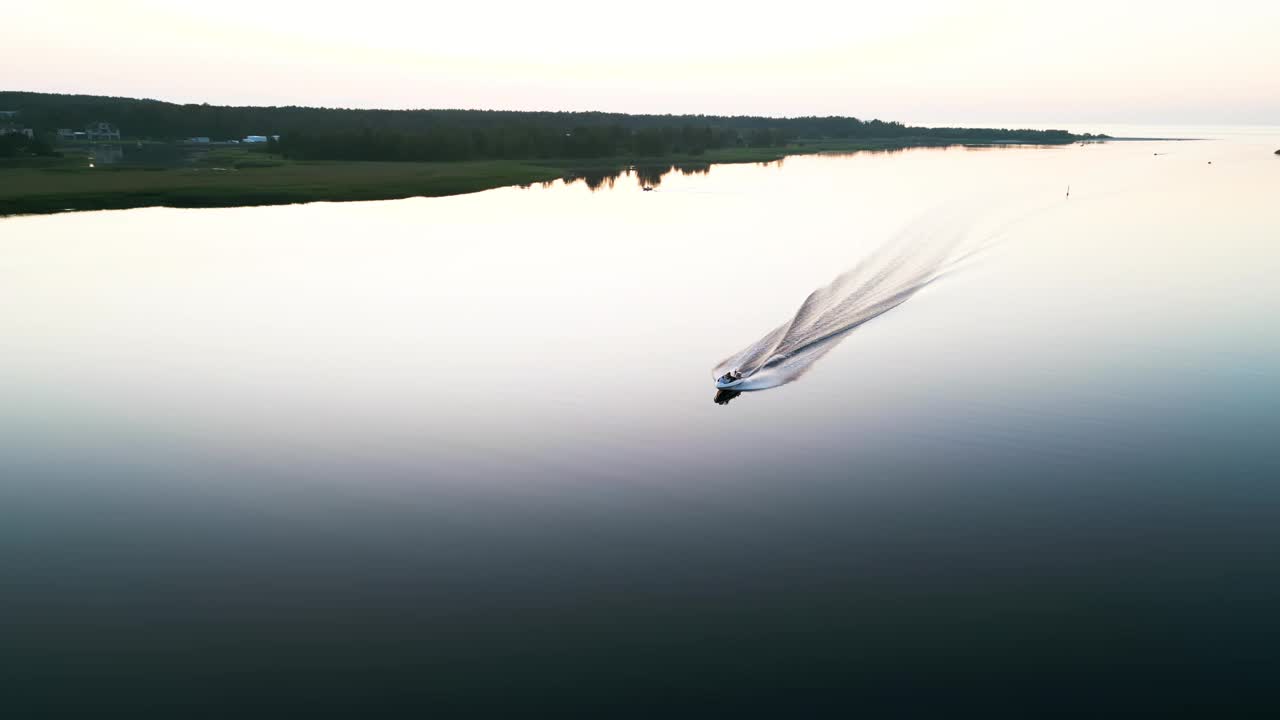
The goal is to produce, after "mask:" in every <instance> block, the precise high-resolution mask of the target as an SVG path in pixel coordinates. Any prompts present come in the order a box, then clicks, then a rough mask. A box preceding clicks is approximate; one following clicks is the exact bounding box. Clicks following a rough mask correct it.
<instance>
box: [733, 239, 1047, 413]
mask: <svg viewBox="0 0 1280 720" xmlns="http://www.w3.org/2000/svg"><path fill="white" fill-rule="evenodd" d="M1023 219H1025V216H1024V217H1023ZM1014 222H1017V221H1013V222H1010V223H1007V224H1006V225H1004V226H1003V227H1002V228H1000V229H999V230H997V231H994V232H992V233H990V234H984V235H982V236H981V237H979V238H975V237H973V235H974V233H971V232H970V228H971V227H972V222H971V216H968V215H959V216H957V215H956V214H947V215H943V214H935V215H933V216H930V217H928V218H926V219H924V220H920V221H917V222H916V223H913V224H912V225H911V226H910V227H908V228H907V229H906V230H904V231H903V232H901V233H899V234H898V235H897V236H895V237H894V238H892V239H891V240H889V241H888V242H886V243H885V244H883V245H882V246H880V248H878V249H877V250H876V251H875V252H873V253H872V254H871V255H870V256H868V257H867V258H866V259H864V260H863V261H862V262H860V263H858V265H856V266H855V267H854V268H853V269H851V270H849V271H847V272H845V273H843V274H841V275H840V276H838V277H837V278H836V279H835V280H832V281H831V283H830V284H828V285H826V286H825V287H821V288H818V289H817V290H814V291H813V292H812V293H811V294H810V295H809V297H807V298H805V301H804V302H803V303H802V304H801V305H800V309H799V310H797V311H796V313H795V315H794V316H793V317H792V318H791V319H790V320H788V321H787V322H785V323H783V324H782V325H780V326H778V327H777V328H775V329H774V330H773V331H772V332H770V333H768V334H767V335H765V336H764V337H762V338H760V339H759V340H757V341H755V342H753V343H751V344H750V345H748V346H747V347H745V348H743V349H742V350H741V351H739V352H737V353H734V354H733V355H731V356H729V357H727V358H725V359H724V360H723V361H721V362H720V363H719V364H717V365H716V366H715V368H714V369H713V370H712V377H713V378H715V379H716V380H717V383H716V384H717V387H720V388H723V389H727V390H733V391H740V392H741V391H750V390H764V389H767V388H773V387H777V386H779V385H785V384H786V383H789V382H791V381H793V380H796V379H797V378H799V377H801V376H802V375H804V374H805V372H807V371H808V370H809V368H811V367H812V366H813V364H814V363H815V362H817V361H818V360H819V359H821V358H822V357H823V356H824V355H826V354H827V353H828V352H830V351H831V350H832V349H834V348H835V347H836V345H838V344H840V342H841V341H842V340H844V338H845V337H847V336H848V335H849V333H850V332H852V331H853V330H855V329H857V328H858V327H859V326H861V325H863V324H864V323H866V322H868V321H870V320H873V319H874V318H876V317H879V316H880V315H883V314H884V313H886V312H888V311H890V310H892V309H894V308H895V307H898V306H899V305H901V304H903V303H905V302H906V301H907V300H910V299H911V298H912V296H914V295H915V294H916V293H918V292H920V291H921V290H923V289H924V288H926V287H928V286H929V284H930V283H932V282H934V281H935V280H937V279H939V278H940V277H942V276H943V275H945V274H946V273H948V272H949V271H951V270H954V269H955V268H956V267H957V266H958V265H959V264H960V263H962V262H963V261H965V260H968V259H969V258H971V257H973V256H974V255H976V254H978V253H979V252H981V251H983V250H985V249H987V248H989V247H991V246H992V245H994V244H995V242H996V241H997V240H998V238H999V236H1000V235H1001V234H1002V233H1003V232H1004V231H1005V230H1007V229H1008V228H1009V227H1010V226H1011V225H1012V224H1014ZM728 374H732V375H730V377H727V378H726V377H725V376H726V375H728Z"/></svg>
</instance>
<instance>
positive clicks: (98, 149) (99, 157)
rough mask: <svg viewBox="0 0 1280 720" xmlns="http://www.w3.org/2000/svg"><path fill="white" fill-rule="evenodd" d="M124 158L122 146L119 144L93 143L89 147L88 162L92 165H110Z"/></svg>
mask: <svg viewBox="0 0 1280 720" xmlns="http://www.w3.org/2000/svg"><path fill="white" fill-rule="evenodd" d="M121 160H124V148H123V147H121V146H119V145H94V146H93V147H92V148H90V149H89V162H91V163H93V164H94V165H112V164H115V163H118V162H120V161H121Z"/></svg>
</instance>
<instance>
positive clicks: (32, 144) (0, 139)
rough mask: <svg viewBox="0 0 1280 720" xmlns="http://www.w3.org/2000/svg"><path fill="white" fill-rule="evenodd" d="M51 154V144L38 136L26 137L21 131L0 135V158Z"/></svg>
mask: <svg viewBox="0 0 1280 720" xmlns="http://www.w3.org/2000/svg"><path fill="white" fill-rule="evenodd" d="M0 132H3V131H0ZM53 154H54V149H53V146H52V145H50V144H49V142H48V141H47V140H45V139H44V138H42V137H40V136H36V137H34V138H28V137H27V136H26V135H24V134H22V133H10V134H4V135H0V158H12V157H23V156H26V155H39V156H48V155H53Z"/></svg>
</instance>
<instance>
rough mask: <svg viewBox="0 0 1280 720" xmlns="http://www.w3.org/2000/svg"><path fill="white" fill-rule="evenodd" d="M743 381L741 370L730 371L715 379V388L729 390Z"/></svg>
mask: <svg viewBox="0 0 1280 720" xmlns="http://www.w3.org/2000/svg"><path fill="white" fill-rule="evenodd" d="M742 381H743V377H742V371H741V370H736V369H735V370H730V371H729V372H727V373H725V374H723V375H721V376H720V377H718V378H716V387H717V388H718V389H720V390H731V389H733V388H735V387H737V386H738V385H741V384H742Z"/></svg>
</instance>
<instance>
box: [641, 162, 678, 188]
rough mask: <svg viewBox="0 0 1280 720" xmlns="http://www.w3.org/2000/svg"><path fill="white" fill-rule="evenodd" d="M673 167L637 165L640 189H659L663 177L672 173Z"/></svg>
mask: <svg viewBox="0 0 1280 720" xmlns="http://www.w3.org/2000/svg"><path fill="white" fill-rule="evenodd" d="M671 169H672V166H671V165H637V166H636V179H637V180H639V181H640V187H658V185H660V184H661V183H662V176H663V175H666V174H667V173H669V172H671Z"/></svg>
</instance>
